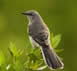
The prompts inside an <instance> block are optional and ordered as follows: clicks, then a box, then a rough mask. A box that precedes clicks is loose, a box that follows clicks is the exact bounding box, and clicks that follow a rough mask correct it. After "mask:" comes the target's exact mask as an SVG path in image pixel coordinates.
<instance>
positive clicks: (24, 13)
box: [21, 13, 32, 16]
mask: <svg viewBox="0 0 77 71" xmlns="http://www.w3.org/2000/svg"><path fill="white" fill-rule="evenodd" d="M21 14H22V15H30V16H32V14H31V13H21Z"/></svg>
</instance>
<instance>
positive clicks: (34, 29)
mask: <svg viewBox="0 0 77 71" xmlns="http://www.w3.org/2000/svg"><path fill="white" fill-rule="evenodd" d="M22 14H23V15H26V16H27V17H28V19H29V24H28V33H29V37H30V40H31V42H32V45H33V46H34V47H36V46H40V49H41V52H42V55H43V59H44V61H45V63H46V64H47V65H48V67H49V68H52V69H63V67H64V64H63V63H62V61H61V60H60V58H59V57H58V56H57V55H56V53H55V52H54V50H53V48H52V46H51V44H50V32H49V29H48V27H47V26H46V24H45V23H44V21H43V19H42V18H41V16H40V14H39V13H38V12H37V11H34V10H29V11H26V12H24V13H22Z"/></svg>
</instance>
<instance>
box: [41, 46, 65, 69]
mask: <svg viewBox="0 0 77 71" xmlns="http://www.w3.org/2000/svg"><path fill="white" fill-rule="evenodd" d="M41 51H42V54H43V58H44V60H45V62H46V64H47V65H48V67H50V68H52V69H63V67H64V64H63V63H62V61H61V60H60V59H59V57H58V56H57V55H56V53H55V52H54V51H53V49H52V48H51V46H43V47H41Z"/></svg>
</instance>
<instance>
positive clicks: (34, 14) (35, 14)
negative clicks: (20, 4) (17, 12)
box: [21, 10, 40, 21]
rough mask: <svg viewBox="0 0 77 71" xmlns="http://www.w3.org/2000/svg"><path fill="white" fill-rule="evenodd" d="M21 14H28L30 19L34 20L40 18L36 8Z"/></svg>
mask: <svg viewBox="0 0 77 71" xmlns="http://www.w3.org/2000/svg"><path fill="white" fill-rule="evenodd" d="M21 14H23V15H26V16H27V17H28V19H29V20H30V21H33V20H36V19H39V18H40V15H39V13H38V12H37V11H35V10H29V11H26V12H24V13H21Z"/></svg>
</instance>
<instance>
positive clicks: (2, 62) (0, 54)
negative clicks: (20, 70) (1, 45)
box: [0, 51, 5, 66]
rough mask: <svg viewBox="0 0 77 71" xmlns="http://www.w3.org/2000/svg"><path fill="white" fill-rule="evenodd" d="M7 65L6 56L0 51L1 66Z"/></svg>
mask: <svg viewBox="0 0 77 71" xmlns="http://www.w3.org/2000/svg"><path fill="white" fill-rule="evenodd" d="M4 63H5V56H4V54H3V52H2V51H0V66H1V65H2V64H4Z"/></svg>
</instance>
